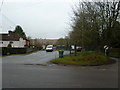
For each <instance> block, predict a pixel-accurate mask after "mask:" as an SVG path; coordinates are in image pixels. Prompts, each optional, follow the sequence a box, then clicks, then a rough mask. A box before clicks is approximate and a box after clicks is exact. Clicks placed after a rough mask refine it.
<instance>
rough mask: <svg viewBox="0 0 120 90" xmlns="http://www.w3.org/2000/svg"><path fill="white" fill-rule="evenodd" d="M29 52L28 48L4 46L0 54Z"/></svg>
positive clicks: (0, 49)
mask: <svg viewBox="0 0 120 90" xmlns="http://www.w3.org/2000/svg"><path fill="white" fill-rule="evenodd" d="M26 52H27V48H9V47H3V48H0V54H1V55H6V54H7V53H9V54H24V53H26Z"/></svg>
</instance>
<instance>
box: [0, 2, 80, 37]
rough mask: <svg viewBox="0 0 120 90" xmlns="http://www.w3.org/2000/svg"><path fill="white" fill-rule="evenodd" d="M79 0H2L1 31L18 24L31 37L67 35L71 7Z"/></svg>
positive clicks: (6, 30)
mask: <svg viewBox="0 0 120 90" xmlns="http://www.w3.org/2000/svg"><path fill="white" fill-rule="evenodd" d="M78 2H79V0H4V3H3V5H2V10H1V16H2V24H1V26H0V28H1V29H2V33H3V32H4V33H7V32H8V31H9V30H14V28H15V26H16V25H20V26H21V27H22V28H23V31H24V32H25V33H26V35H27V36H30V37H32V38H43V39H58V38H61V37H65V36H66V35H68V32H69V31H70V26H69V23H70V20H71V18H70V17H71V16H72V15H73V13H72V7H73V6H74V5H76V4H77V3H78Z"/></svg>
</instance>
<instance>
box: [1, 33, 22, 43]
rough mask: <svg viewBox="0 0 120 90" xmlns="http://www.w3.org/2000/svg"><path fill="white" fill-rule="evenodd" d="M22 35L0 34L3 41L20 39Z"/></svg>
mask: <svg viewBox="0 0 120 90" xmlns="http://www.w3.org/2000/svg"><path fill="white" fill-rule="evenodd" d="M19 38H20V36H19V35H17V34H14V33H12V34H0V40H1V41H19Z"/></svg>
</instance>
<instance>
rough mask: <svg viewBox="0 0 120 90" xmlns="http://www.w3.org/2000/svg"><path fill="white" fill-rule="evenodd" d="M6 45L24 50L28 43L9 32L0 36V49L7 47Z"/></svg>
mask: <svg viewBox="0 0 120 90" xmlns="http://www.w3.org/2000/svg"><path fill="white" fill-rule="evenodd" d="M8 44H11V46H12V47H15V48H24V47H26V46H27V45H28V42H27V41H26V40H24V39H23V38H21V37H20V36H19V35H18V34H15V33H12V31H9V32H8V34H3V33H2V34H0V47H8Z"/></svg>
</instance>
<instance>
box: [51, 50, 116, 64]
mask: <svg viewBox="0 0 120 90" xmlns="http://www.w3.org/2000/svg"><path fill="white" fill-rule="evenodd" d="M50 62H52V63H54V64H64V65H82V66H97V65H104V64H111V63H114V62H115V60H112V59H110V58H108V57H106V56H104V54H103V53H100V52H80V53H78V55H77V56H73V55H71V56H70V55H67V56H64V58H57V59H54V60H52V61H50Z"/></svg>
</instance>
